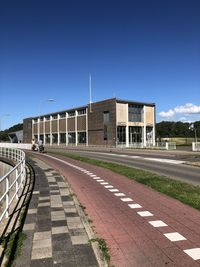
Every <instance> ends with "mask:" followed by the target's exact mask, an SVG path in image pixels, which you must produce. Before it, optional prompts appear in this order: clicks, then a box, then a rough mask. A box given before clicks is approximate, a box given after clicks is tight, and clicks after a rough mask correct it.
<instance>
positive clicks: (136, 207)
mask: <svg viewBox="0 0 200 267" xmlns="http://www.w3.org/2000/svg"><path fill="white" fill-rule="evenodd" d="M128 206H129V207H130V208H131V209H140V208H142V206H141V205H140V204H137V203H136V204H128Z"/></svg>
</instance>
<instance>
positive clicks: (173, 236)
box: [164, 232, 186, 242]
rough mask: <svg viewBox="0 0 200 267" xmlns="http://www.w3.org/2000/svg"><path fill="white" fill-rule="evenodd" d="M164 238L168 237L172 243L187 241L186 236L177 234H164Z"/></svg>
mask: <svg viewBox="0 0 200 267" xmlns="http://www.w3.org/2000/svg"><path fill="white" fill-rule="evenodd" d="M164 236H166V237H167V238H168V239H169V240H170V241H172V242H176V241H181V240H186V238H185V237H184V236H182V235H181V234H179V233H177V232H174V233H167V234H164Z"/></svg>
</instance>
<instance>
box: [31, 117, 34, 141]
mask: <svg viewBox="0 0 200 267" xmlns="http://www.w3.org/2000/svg"><path fill="white" fill-rule="evenodd" d="M31 139H32V140H33V139H35V138H34V120H32V138H31ZM32 140H31V141H32Z"/></svg>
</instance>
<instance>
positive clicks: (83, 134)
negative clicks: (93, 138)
mask: <svg viewBox="0 0 200 267" xmlns="http://www.w3.org/2000/svg"><path fill="white" fill-rule="evenodd" d="M78 143H79V144H85V143H86V132H78Z"/></svg>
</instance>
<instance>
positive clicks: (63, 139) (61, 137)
mask: <svg viewBox="0 0 200 267" xmlns="http://www.w3.org/2000/svg"><path fill="white" fill-rule="evenodd" d="M60 143H61V144H66V133H60Z"/></svg>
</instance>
